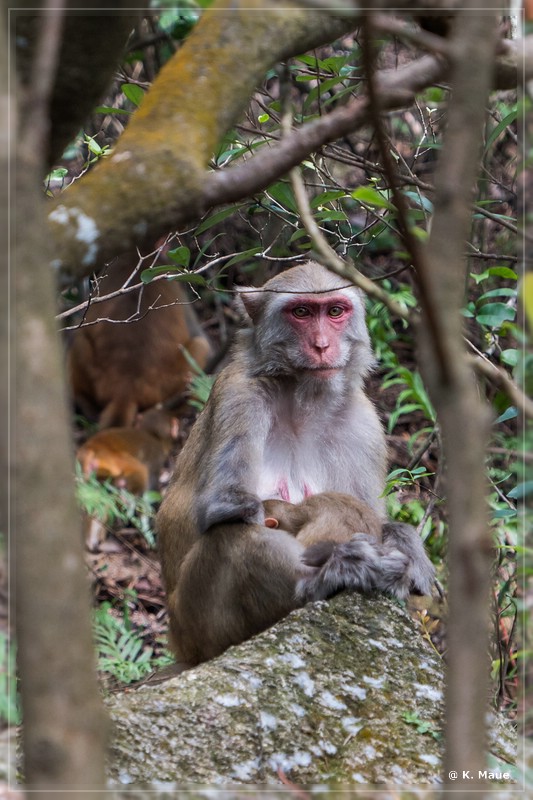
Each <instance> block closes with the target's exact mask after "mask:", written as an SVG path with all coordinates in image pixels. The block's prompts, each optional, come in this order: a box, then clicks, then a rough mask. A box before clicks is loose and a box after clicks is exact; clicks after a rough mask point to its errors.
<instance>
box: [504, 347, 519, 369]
mask: <svg viewBox="0 0 533 800" xmlns="http://www.w3.org/2000/svg"><path fill="white" fill-rule="evenodd" d="M519 356H520V353H519V352H518V350H517V349H516V348H515V347H510V348H509V349H508V350H502V352H501V353H500V361H502V363H503V364H507V366H508V367H516V366H517V364H518V360H519Z"/></svg>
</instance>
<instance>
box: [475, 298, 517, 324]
mask: <svg viewBox="0 0 533 800" xmlns="http://www.w3.org/2000/svg"><path fill="white" fill-rule="evenodd" d="M514 318H515V309H514V308H510V307H509V306H507V305H505V304H504V303H487V304H486V305H484V306H483V307H482V309H481V310H480V311H479V313H478V314H476V320H477V322H479V323H480V325H486V326H487V327H488V328H499V327H501V325H502V324H503V323H504V322H505V321H511V320H513V319H514Z"/></svg>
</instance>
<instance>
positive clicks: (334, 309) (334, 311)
mask: <svg viewBox="0 0 533 800" xmlns="http://www.w3.org/2000/svg"><path fill="white" fill-rule="evenodd" d="M328 314H329V316H330V317H341V316H342V315H343V314H344V308H343V307H342V306H331V308H330V309H329V310H328Z"/></svg>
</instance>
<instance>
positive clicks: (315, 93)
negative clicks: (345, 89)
mask: <svg viewBox="0 0 533 800" xmlns="http://www.w3.org/2000/svg"><path fill="white" fill-rule="evenodd" d="M343 80H344V78H343V77H342V76H341V75H337V76H335V77H334V78H328V79H327V80H325V81H321V82H320V83H319V84H318V85H317V86H315V87H313V89H311V91H310V92H309V94H308V95H307V97H306V98H305V101H304V105H303V107H304V110H305V109H308V108H309V106H310V105H311V103H314V101H315V100H316V99H317V97H320V96H322V95H324V94H327V92H329V90H330V89H332V88H333V87H334V86H337V84H338V83H342V81H343Z"/></svg>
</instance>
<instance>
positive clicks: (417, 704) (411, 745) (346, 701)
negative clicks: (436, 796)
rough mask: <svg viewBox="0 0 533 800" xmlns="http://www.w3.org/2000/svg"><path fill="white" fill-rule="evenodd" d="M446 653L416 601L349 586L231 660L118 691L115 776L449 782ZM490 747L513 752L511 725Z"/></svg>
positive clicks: (150, 782) (141, 782)
mask: <svg viewBox="0 0 533 800" xmlns="http://www.w3.org/2000/svg"><path fill="white" fill-rule="evenodd" d="M443 678H444V675H443V663H442V660H441V659H440V657H439V656H438V655H437V654H436V653H435V652H434V651H433V650H432V648H431V647H430V646H429V645H428V644H427V643H426V642H425V640H424V639H423V638H422V636H421V634H420V632H419V630H418V629H417V627H416V625H415V624H414V622H413V621H412V620H411V618H410V617H409V615H408V614H407V613H406V611H405V610H404V609H403V608H402V607H400V606H399V605H398V604H397V603H395V602H393V601H391V600H388V599H383V598H365V597H362V596H360V595H355V594H351V595H349V594H342V595H339V596H338V597H336V598H334V599H333V600H331V601H329V602H320V603H313V604H309V605H307V606H306V607H305V608H303V609H301V610H299V611H295V612H293V613H292V614H290V615H289V617H287V618H286V619H284V620H282V621H281V622H279V623H278V624H277V625H275V626H274V627H273V628H271V629H270V630H268V631H266V632H265V633H263V634H261V635H259V636H257V637H255V638H254V639H252V640H250V641H249V642H246V643H244V644H242V645H239V646H238V647H233V648H231V649H230V650H228V651H227V652H226V653H225V654H223V655H222V656H220V657H219V658H216V659H214V660H213V661H211V662H208V663H206V664H203V665H201V666H199V667H197V668H196V669H194V670H190V671H188V672H185V673H183V674H182V675H180V676H178V677H175V678H172V679H170V680H168V681H166V682H164V683H162V684H159V685H153V686H151V685H146V686H143V687H141V688H139V689H137V690H130V691H127V692H123V693H121V694H117V695H114V696H112V697H111V698H109V699H108V708H109V711H110V713H111V717H112V721H113V735H112V744H111V754H110V764H109V772H110V777H111V779H112V782H113V784H114V785H115V786H117V787H118V785H121V784H122V785H124V784H129V785H131V784H134V785H135V786H159V787H161V784H162V782H163V784H166V786H167V787H169V786H171V785H173V786H177V785H179V786H182V787H183V786H185V785H190V784H196V785H198V784H203V785H211V786H213V785H216V786H219V787H222V786H225V787H229V786H231V785H237V784H254V785H259V784H262V785H265V784H267V785H270V787H271V788H272V789H274V788H275V785H276V784H277V785H278V787H281V785H282V782H283V781H286V780H287V779H288V780H290V782H291V783H294V784H298V785H304V786H309V785H315V786H316V785H317V784H318V785H322V786H324V785H326V784H327V785H331V784H338V783H342V784H351V785H353V784H367V785H368V784H374V785H375V784H383V783H385V784H403V785H420V784H424V783H425V784H428V783H435V782H436V781H437V780H438V776H439V768H440V760H441V750H442V724H443ZM496 727H497V728H498V730H497V732H496V733H495V735H494V736H493V737H491V738H493V739H494V741H493V743H492V745H491V747H490V749H491V751H492V752H493V753H494V751H495V748H496V750H497V754H498V755H499V757H500V758H502V759H503V760H505V761H511V760H512V758H513V736H512V734H511V733H510V730H509V728H508V727H506V726H505V724H499V725H498V726H494V728H496Z"/></svg>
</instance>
